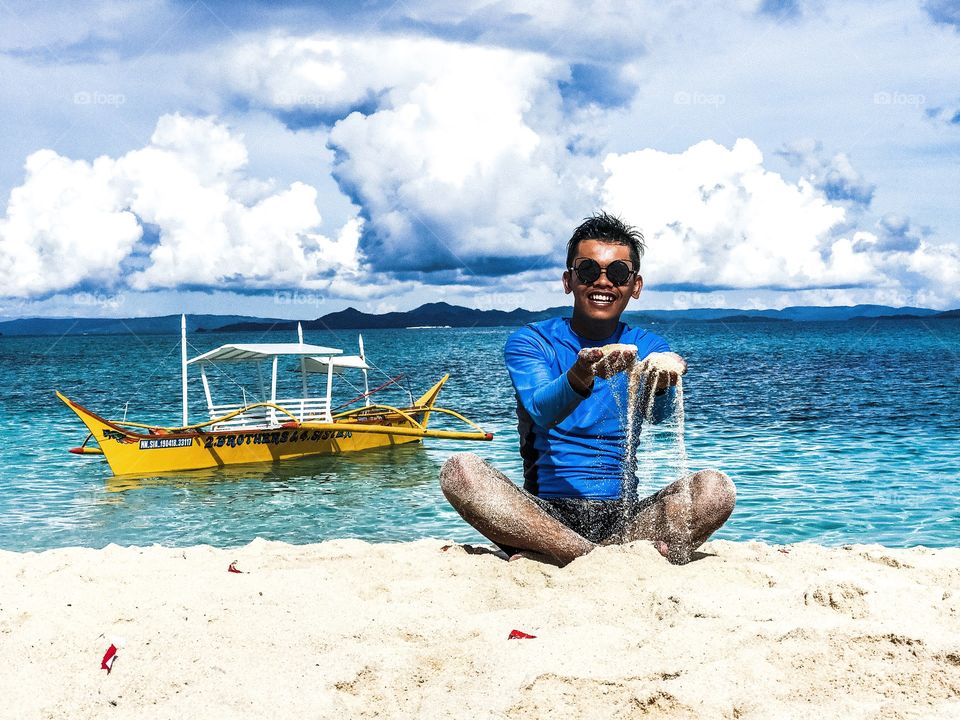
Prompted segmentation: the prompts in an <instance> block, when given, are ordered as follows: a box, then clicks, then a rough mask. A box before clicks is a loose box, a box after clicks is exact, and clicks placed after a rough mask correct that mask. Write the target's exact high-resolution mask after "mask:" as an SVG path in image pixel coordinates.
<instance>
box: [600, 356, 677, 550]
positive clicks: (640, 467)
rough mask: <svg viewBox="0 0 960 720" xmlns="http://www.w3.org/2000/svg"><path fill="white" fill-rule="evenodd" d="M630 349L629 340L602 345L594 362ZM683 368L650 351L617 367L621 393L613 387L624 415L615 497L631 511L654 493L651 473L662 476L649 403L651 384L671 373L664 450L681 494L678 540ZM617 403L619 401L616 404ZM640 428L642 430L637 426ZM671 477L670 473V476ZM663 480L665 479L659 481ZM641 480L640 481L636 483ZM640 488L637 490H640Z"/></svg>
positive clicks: (604, 362) (603, 364)
mask: <svg viewBox="0 0 960 720" xmlns="http://www.w3.org/2000/svg"><path fill="white" fill-rule="evenodd" d="M625 349H630V350H633V351H634V352H635V351H636V347H635V346H632V345H608V346H604V347H603V348H602V350H603V351H604V357H603V358H602V359H601V360H599V361H598V365H599V366H600V367H602V368H603V369H605V370H608V371H609V370H610V369H611V368H610V363H609V359H608V354H609V353H610V352H611V351H612V350H625ZM682 370H683V368H682V366H679V365H678V364H677V363H676V361H675V360H674V358H673V357H672V356H670V355H663V354H660V353H657V354H654V355H653V356H651V357H647V358H645V359H643V360H639V361H635V362H633V363H631V364H630V365H629V366H628V367H627V368H626V369H625V370H624V371H623V372H624V374H625V375H626V376H627V389H626V390H627V391H626V397H625V398H622V397H621V396H620V395H619V394H618V393H616V392H614V393H613V396H614V400H615V402H616V403H617V404H618V406H620V410H621V413H622V414H624V415H625V416H626V417H625V427H624V448H623V460H622V474H621V497H623V499H624V503H623V507H624V513H625V514H627V515H632V512H633V506H634V505H635V504H636V503H637V502H638V501H639V500H642V499H643V498H644V497H646V496H648V495H650V494H652V493H654V492H655V491H656V490H657V489H659V488H658V487H657V479H658V477H659V478H662V477H663V467H662V464H661V463H660V461H661V460H662V459H663V458H662V455H661V454H658V453H656V452H654V447H653V441H652V436H653V432H652V430H653V428H652V426H653V420H654V403H655V402H656V398H657V394H656V388H657V386H658V385H659V384H660V382H661V380H665V379H666V377H665V376H668V375H670V374H673V375H675V376H676V378H677V379H676V384H675V385H674V386H673V387H674V394H673V403H672V405H673V407H672V409H673V422H672V423H671V425H672V430H673V438H672V440H673V442H672V443H671V448H670V452H669V455H672V456H673V458H672V460H673V463H674V465H675V468H676V475H677V477H676V478H674V479H676V480H679V481H680V482H681V498H682V499H683V503H682V506H683V518H682V520H681V522H682V525H683V527H682V528H680V531H681V533H683V534H684V535H685V537H684V538H683V540H684V541H685V542H687V543H689V540H690V524H691V506H692V498H691V494H690V470H689V463H688V461H687V451H686V446H685V444H684V406H683V376H682V374H681V372H682ZM621 403H622V404H621ZM644 429H646V430H647V432H643V431H644ZM672 480H673V479H671V481H672ZM663 484H667V483H663ZM641 485H642V487H641ZM640 490H642V491H643V492H642V495H641V493H640Z"/></svg>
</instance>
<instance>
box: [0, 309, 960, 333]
mask: <svg viewBox="0 0 960 720" xmlns="http://www.w3.org/2000/svg"><path fill="white" fill-rule="evenodd" d="M570 313H571V307H569V306H565V307H553V308H548V309H546V310H524V309H522V308H517V309H516V310H510V311H505V310H476V309H471V308H465V307H460V306H458V305H450V304H448V303H445V302H436V303H427V304H426V305H421V306H420V307H418V308H416V309H414V310H408V311H406V312H390V313H384V314H382V315H374V314H371V313H365V312H361V311H359V310H357V309H355V308H347V309H346V310H339V311H337V312H333V313H328V314H326V315H324V316H322V317H319V318H317V319H316V320H303V321H300V322H301V323H302V325H303V329H304V330H326V329H329V330H367V329H371V328H410V327H424V326H434V327H437V326H440V327H443V326H450V327H517V326H519V325H523V324H525V323H529V322H536V321H538V320H546V319H548V318H552V317H569V316H570ZM949 318H960V309H958V310H947V311H946V312H941V311H938V310H930V309H928V308H915V307H900V308H894V307H888V306H886V305H854V306H829V307H815V306H797V307H787V308H784V309H783V310H740V309H732V308H723V309H718V308H693V309H690V310H644V311H643V312H633V313H625V314H624V320H626V321H627V322H629V323H631V324H633V325H643V324H649V323H657V322H725V323H738V322H749V323H758V322H823V321H835V322H841V321H857V320H906V319H929V320H939V319H949ZM297 322H298V321H296V320H282V319H269V318H267V319H265V318H255V317H247V316H243V315H187V330H188V332H190V333H196V332H212V331H217V332H264V331H267V330H291V331H293V330H295V329H296V327H297ZM178 332H180V316H179V315H165V316H162V317H146V318H22V319H19V320H7V321H5V322H0V334H2V335H7V336H10V335H117V334H125V333H136V334H141V335H166V334H175V333H178Z"/></svg>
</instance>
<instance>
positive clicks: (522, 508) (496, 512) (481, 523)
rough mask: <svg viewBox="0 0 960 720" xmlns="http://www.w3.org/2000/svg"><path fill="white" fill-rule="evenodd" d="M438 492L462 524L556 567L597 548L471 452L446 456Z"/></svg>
mask: <svg viewBox="0 0 960 720" xmlns="http://www.w3.org/2000/svg"><path fill="white" fill-rule="evenodd" d="M440 488H441V489H442V490H443V494H444V496H445V497H446V498H447V500H448V501H449V502H450V504H451V505H452V506H453V508H454V509H455V510H456V511H457V512H458V513H460V516H461V517H462V518H463V519H464V520H466V521H467V522H468V523H470V524H471V525H472V526H473V527H474V528H476V529H477V531H478V532H480V533H481V534H482V535H483V536H484V537H486V538H488V539H490V540H492V541H493V542H495V543H498V544H500V545H506V546H509V547H514V548H518V549H520V550H526V551H529V552H532V553H536V554H540V555H546V556H547V557H548V558H551V559H553V560H555V561H557V562H559V563H561V564H566V563H568V562H570V561H571V560H573V559H574V558H577V557H580V556H581V555H585V554H587V553H588V552H590V551H591V550H593V549H594V548H595V547H596V545H594V544H593V543H592V542H590V541H589V540H587V539H585V538H584V537H582V536H581V535H580V534H578V533H577V532H575V531H574V530H571V529H570V528H569V527H567V526H566V525H564V524H563V523H561V522H560V521H559V520H556V519H555V518H553V517H551V516H550V515H548V514H547V513H546V512H544V510H543V509H542V508H540V507H539V506H538V505H537V504H536V503H535V502H534V501H533V500H531V499H530V497H529V496H527V495H526V494H525V493H524V492H522V491H521V490H520V488H518V487H517V486H516V485H514V484H513V483H512V482H510V480H509V479H508V478H507V477H506V476H505V475H504V474H503V473H501V472H500V471H499V470H497V469H496V468H494V467H492V466H491V465H489V464H488V463H486V462H485V461H484V460H483V459H482V458H480V457H478V456H477V455H474V454H473V453H457V454H455V455H452V456H450V459H449V460H447V462H446V463H444V465H443V469H442V470H441V471H440Z"/></svg>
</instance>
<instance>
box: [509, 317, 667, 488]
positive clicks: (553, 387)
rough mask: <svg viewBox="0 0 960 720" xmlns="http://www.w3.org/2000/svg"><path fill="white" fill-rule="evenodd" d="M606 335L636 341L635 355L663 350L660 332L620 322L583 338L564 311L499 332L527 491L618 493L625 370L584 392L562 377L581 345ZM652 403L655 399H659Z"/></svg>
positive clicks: (594, 344)
mask: <svg viewBox="0 0 960 720" xmlns="http://www.w3.org/2000/svg"><path fill="white" fill-rule="evenodd" d="M608 343H628V344H631V345H636V346H637V359H642V358H645V357H646V356H647V355H649V354H650V353H653V352H666V351H668V350H669V347H668V345H667V342H666V341H665V340H664V339H663V338H661V337H660V336H658V335H654V334H653V333H651V332H647V331H646V330H641V329H637V328H631V327H628V326H627V325H626V324H624V323H620V324H619V325H618V326H617V330H616V332H614V333H613V335H611V336H610V337H608V338H606V339H604V340H587V339H585V338H581V337H580V336H579V335H577V334H576V333H575V332H574V331H573V330H572V329H571V328H570V320H569V319H566V318H553V319H551V320H545V321H543V322H538V323H531V324H530V325H525V326H524V327H522V328H520V329H519V330H517V331H516V332H515V333H513V334H512V335H511V336H510V338H509V339H508V340H507V344H506V346H505V348H504V356H505V359H506V364H507V370H508V372H509V373H510V379H511V380H512V381H513V387H514V389H515V390H516V393H517V417H518V420H519V425H518V430H519V432H520V454H521V455H522V456H523V461H524V462H523V468H524V473H523V474H524V487H525V488H526V489H527V490H528V491H529V492H531V493H533V494H535V495H539V496H540V497H544V498H558V497H579V498H589V499H596V500H611V499H617V498H619V497H620V496H621V476H622V473H623V469H622V464H621V463H622V460H623V448H624V439H625V422H626V402H625V401H626V397H627V377H626V374H625V373H618V374H617V375H615V376H613V377H612V378H610V380H604V379H603V378H599V377H598V378H595V379H594V382H593V389H592V391H591V392H590V394H589V395H588V396H586V397H584V396H583V395H580V394H579V393H578V392H577V391H576V390H574V389H573V387H571V385H570V382H569V380H567V370H569V369H570V367H571V366H572V365H573V364H574V362H576V359H577V353H579V352H580V350H581V349H582V348H585V347H599V346H601V345H606V344H608ZM615 398H616V399H615ZM618 400H619V402H618ZM657 404H658V405H662V404H663V403H662V402H661V399H658V402H657ZM657 410H658V411H661V412H662V408H657Z"/></svg>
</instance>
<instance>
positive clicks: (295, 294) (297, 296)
mask: <svg viewBox="0 0 960 720" xmlns="http://www.w3.org/2000/svg"><path fill="white" fill-rule="evenodd" d="M323 302H324V297H323V295H320V294H319V293H311V292H301V291H300V290H278V291H277V292H275V293H274V294H273V304H274V305H313V306H314V307H319V306H320V305H322V304H323Z"/></svg>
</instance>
